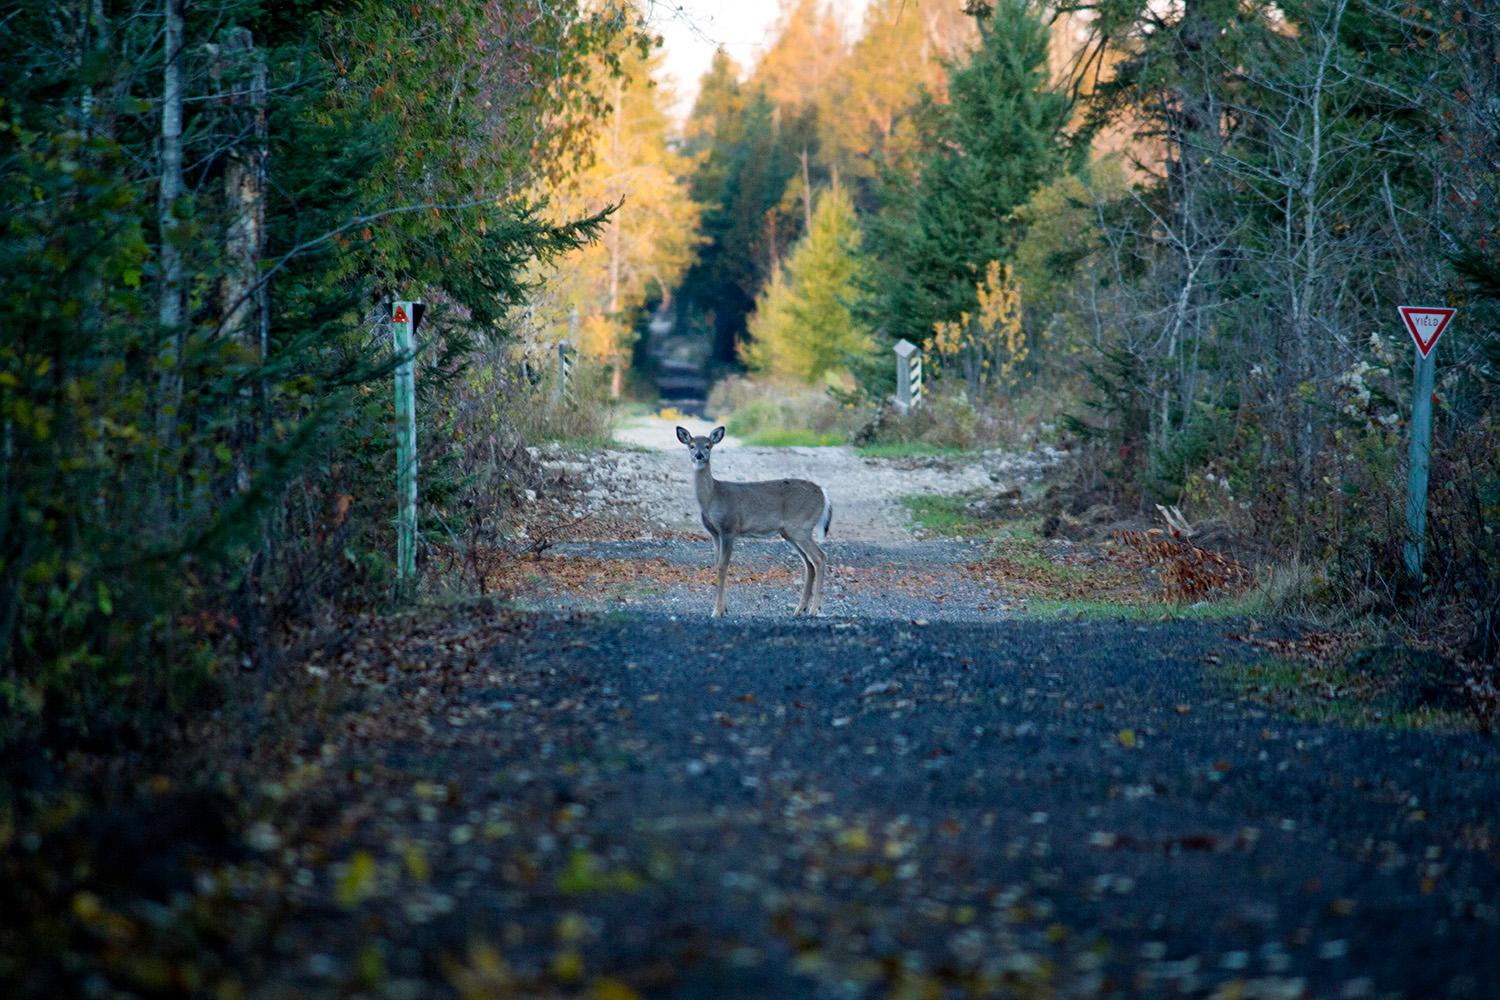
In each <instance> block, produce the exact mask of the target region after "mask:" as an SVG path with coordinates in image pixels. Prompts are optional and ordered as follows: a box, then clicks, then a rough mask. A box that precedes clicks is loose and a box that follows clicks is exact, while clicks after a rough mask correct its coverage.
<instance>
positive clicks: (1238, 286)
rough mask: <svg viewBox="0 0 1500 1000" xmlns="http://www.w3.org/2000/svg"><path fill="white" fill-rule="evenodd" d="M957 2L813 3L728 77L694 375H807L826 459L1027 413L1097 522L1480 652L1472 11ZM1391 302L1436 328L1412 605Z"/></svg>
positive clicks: (1485, 645)
mask: <svg viewBox="0 0 1500 1000" xmlns="http://www.w3.org/2000/svg"><path fill="white" fill-rule="evenodd" d="M955 8H956V5H954V4H946V3H925V2H924V3H917V2H914V0H913V2H899V0H894V2H876V3H873V4H872V5H871V6H870V7H869V9H868V11H867V14H866V20H865V26H864V29H863V32H862V33H861V34H860V35H859V37H858V38H857V39H855V40H854V41H853V42H852V44H849V45H842V46H841V45H840V44H838V29H837V25H836V21H835V19H833V18H832V17H831V16H830V15H829V14H828V12H827V10H826V9H825V7H824V6H823V5H820V4H818V3H815V2H810V0H809V2H804V3H800V4H788V5H786V6H785V7H784V14H783V20H782V24H781V32H780V35H779V36H778V38H777V40H776V41H775V43H774V44H773V45H772V46H771V47H770V48H769V50H768V51H767V52H766V54H765V56H764V57H763V58H762V59H761V60H760V61H759V62H757V63H756V65H755V66H754V67H752V68H750V69H749V70H748V71H743V70H741V69H740V68H738V67H736V66H734V65H733V64H732V63H731V62H730V61H729V60H728V59H727V58H726V57H723V56H722V55H721V57H720V59H719V60H718V61H717V62H716V63H715V64H714V66H713V68H712V70H711V71H710V73H709V74H708V76H707V77H706V78H705V79H704V81H703V87H702V91H701V94H700V97H699V99H698V102H697V105H696V107H695V108H694V111H693V114H692V117H691V118H690V120H689V122H688V126H687V137H686V141H687V149H688V150H689V151H691V152H692V153H694V154H695V155H697V156H699V157H702V158H703V159H702V160H701V162H700V163H699V165H698V166H697V167H696V171H695V173H694V174H693V191H694V195H695V197H696V198H697V199H698V200H699V201H700V202H702V203H703V204H704V205H705V206H706V211H705V214H704V216H703V222H702V233H703V238H704V240H705V243H704V245H703V247H702V248H701V249H700V250H699V253H698V255H697V259H696V261H695V262H694V264H693V265H692V267H691V268H690V269H689V270H688V271H687V274H686V276H685V279H684V281H683V284H682V287H681V290H680V291H679V293H678V296H677V303H678V309H679V311H680V313H681V314H683V315H684V316H685V318H686V319H687V321H688V322H690V323H693V324H696V325H697V326H698V327H700V328H702V329H704V330H705V331H707V332H708V333H709V335H711V336H712V338H713V342H714V345H715V349H716V352H717V356H718V357H719V359H720V360H721V361H723V362H726V363H735V364H739V365H742V366H749V367H750V368H751V369H752V370H753V371H756V372H760V373H762V374H761V375H760V376H758V378H762V379H764V378H771V379H773V380H775V379H779V380H780V382H779V384H780V385H781V386H783V387H786V386H788V385H794V384H795V383H797V382H803V383H811V384H815V385H826V386H827V387H828V389H829V391H830V392H831V393H832V394H833V395H834V396H835V398H837V399H839V400H841V401H843V402H844V403H845V404H846V407H852V409H851V413H850V414H848V415H846V416H845V417H844V418H842V419H840V418H837V417H826V416H825V417H823V418H821V419H823V421H824V423H825V424H828V425H829V426H833V427H835V428H836V432H837V433H841V434H848V435H852V436H854V437H856V438H858V437H859V436H860V435H862V434H863V435H865V436H869V435H870V434H872V433H874V434H884V435H888V436H889V435H895V436H902V435H907V436H912V435H916V436H924V435H925V437H926V438H928V439H930V440H931V441H933V442H934V443H941V444H955V445H960V446H966V447H975V446H993V445H995V444H997V443H1000V442H1002V441H1011V440H1015V439H1016V437H1017V435H1018V433H1020V431H1021V430H1022V425H1024V424H1025V423H1026V422H1027V421H1032V422H1033V424H1034V423H1035V422H1040V423H1041V424H1043V425H1045V426H1048V427H1053V428H1055V429H1056V433H1057V434H1059V435H1060V436H1061V439H1062V440H1064V441H1065V442H1066V443H1067V444H1068V445H1069V446H1070V447H1071V448H1073V449H1074V450H1075V454H1076V455H1077V456H1078V459H1079V462H1078V469H1077V473H1078V476H1079V477H1080V483H1079V486H1080V487H1081V488H1084V489H1086V490H1094V491H1096V493H1095V495H1096V496H1100V497H1107V498H1109V499H1111V500H1113V501H1116V502H1121V501H1122V502H1125V503H1127V504H1128V503H1139V504H1143V505H1149V504H1152V503H1166V504H1182V505H1184V506H1185V507H1189V508H1191V509H1192V510H1193V511H1194V513H1195V515H1196V516H1197V517H1200V518H1204V519H1209V518H1217V519H1221V520H1224V521H1227V522H1230V523H1233V524H1236V525H1238V526H1239V527H1240V529H1242V530H1243V531H1245V532H1248V533H1250V534H1253V535H1254V536H1255V537H1257V538H1258V539H1260V540H1261V543H1262V544H1263V545H1264V546H1265V551H1266V552H1268V553H1271V554H1272V555H1271V558H1272V560H1273V561H1275V562H1279V563H1280V564H1282V565H1283V566H1290V567H1293V570H1292V572H1293V575H1294V576H1296V577H1297V578H1298V583H1297V584H1296V586H1295V589H1296V590H1298V591H1299V592H1300V593H1302V594H1303V595H1305V596H1306V597H1308V598H1309V599H1311V600H1312V601H1313V602H1314V603H1316V604H1320V605H1321V606H1324V607H1329V606H1338V607H1342V608H1344V609H1346V610H1353V611H1354V612H1355V613H1369V612H1375V613H1378V614H1389V613H1393V612H1397V613H1400V614H1402V615H1404V616H1406V617H1405V620H1406V621H1408V622H1410V623H1412V625H1413V627H1416V628H1419V629H1426V630H1428V631H1429V632H1431V631H1433V630H1436V631H1439V632H1443V631H1451V632H1452V634H1451V635H1450V638H1453V639H1455V640H1460V641H1461V644H1462V645H1463V647H1464V648H1465V649H1466V650H1467V652H1468V654H1469V655H1472V656H1476V657H1480V658H1485V659H1492V658H1493V657H1494V656H1495V655H1496V651H1497V645H1496V643H1497V631H1496V629H1497V618H1496V613H1497V605H1496V599H1497V595H1500V578H1497V576H1496V573H1497V570H1500V562H1497V549H1496V544H1495V534H1494V523H1495V518H1496V514H1497V507H1496V502H1497V499H1500V492H1497V490H1500V479H1497V471H1500V467H1497V464H1496V456H1497V437H1496V434H1497V429H1500V428H1497V425H1496V414H1497V407H1496V399H1497V397H1496V381H1495V380H1496V376H1497V371H1500V369H1497V367H1496V365H1497V361H1500V339H1497V331H1496V326H1495V323H1496V317H1497V314H1496V311H1495V309H1496V301H1495V292H1496V290H1497V277H1500V272H1497V259H1496V256H1495V250H1496V245H1495V237H1496V228H1495V227H1496V224H1497V210H1500V199H1497V197H1496V194H1497V192H1496V190H1495V188H1494V184H1495V176H1496V175H1495V169H1494V168H1495V164H1496V162H1497V157H1500V146H1497V144H1496V142H1497V135H1500V133H1497V131H1496V125H1497V122H1496V120H1495V118H1494V107H1495V98H1496V95H1497V93H1500V91H1497V87H1500V75H1497V71H1496V66H1497V63H1496V60H1495V52H1496V46H1497V44H1500V35H1497V30H1500V24H1497V21H1496V16H1495V13H1494V12H1493V11H1492V10H1490V9H1489V8H1487V7H1486V6H1485V5H1484V4H1481V3H1454V4H1449V3H1439V4H1429V5H1425V6H1424V5H1422V4H1415V5H1413V4H1394V3H1393V4H1382V3H1365V4H1350V3H1346V2H1342V0H1334V2H1330V3H1321V2H1319V3H1311V4H1301V5H1293V6H1290V7H1288V6H1285V5H1270V4H1253V3H1252V4H1245V3H1234V4H1222V3H1220V4H1216V3H1213V2H1204V3H1198V2H1190V3H1186V4H1183V5H1181V7H1180V8H1178V7H1173V8H1171V9H1156V8H1153V7H1150V6H1148V5H1132V4H1124V5H1119V4H1097V5H1095V4H1078V5H1071V4H1064V5H1060V6H1057V7H1040V6H1037V5H1033V4H1026V3H1018V2H1000V3H996V4H990V3H971V4H969V5H967V7H966V8H965V9H964V10H963V11H959V10H957V9H955ZM1416 302H1422V303H1429V304H1434V305H1446V306H1454V307H1457V308H1458V309H1459V316H1460V317H1461V318H1460V319H1459V320H1458V321H1457V322H1458V325H1456V326H1454V327H1453V328H1452V332H1451V334H1450V335H1449V337H1450V339H1448V340H1445V341H1444V342H1443V346H1442V348H1441V351H1442V356H1441V360H1440V362H1439V379H1438V389H1437V394H1436V398H1437V405H1438V409H1439V414H1440V415H1439V418H1438V423H1439V425H1440V429H1439V431H1438V441H1437V444H1436V446H1435V453H1434V463H1435V464H1434V473H1433V503H1434V507H1435V513H1434V517H1433V518H1431V519H1430V520H1429V521H1428V527H1427V531H1428V534H1429V535H1430V537H1429V538H1428V539H1427V544H1428V548H1429V550H1430V552H1431V553H1432V554H1433V560H1432V563H1431V565H1430V566H1429V567H1428V571H1427V575H1426V577H1425V578H1424V580H1423V581H1422V582H1421V583H1417V582H1415V581H1413V580H1411V579H1410V577H1409V576H1408V575H1407V574H1405V573H1403V572H1402V570H1401V563H1400V552H1401V547H1402V544H1403V542H1404V540H1405V532H1406V528H1405V521H1404V518H1403V504H1404V490H1405V478H1406V477H1405V461H1406V443H1407V437H1406V421H1407V418H1408V417H1409V415H1410V406H1411V390H1410V379H1411V374H1410V372H1411V363H1410V361H1409V359H1410V358H1411V357H1413V356H1414V352H1413V350H1412V348H1411V346H1410V345H1409V344H1408V336H1407V334H1406V332H1405V331H1404V329H1403V328H1402V326H1401V323H1400V320H1399V318H1398V315H1397V309H1396V307H1397V305H1399V304H1403V303H1416ZM903 338H904V339H906V340H908V341H909V342H911V343H914V344H917V345H919V346H921V347H923V348H924V349H925V351H926V354H927V356H928V372H929V375H934V374H935V375H936V378H935V380H934V381H933V384H932V387H931V388H932V389H933V390H934V391H935V396H934V398H933V409H935V410H936V411H937V415H936V416H931V415H929V417H928V418H927V419H926V422H925V423H924V422H923V421H921V420H916V419H913V420H908V421H905V424H906V425H907V426H905V427H904V428H903V427H902V421H885V420H884V419H883V417H884V413H883V412H881V407H880V403H881V401H882V400H884V399H885V398H886V397H888V396H889V394H890V392H891V391H892V387H893V382H894V377H895V367H894V365H893V364H892V363H891V355H890V347H891V345H892V344H893V343H894V342H895V341H897V340H898V339H903ZM783 391H787V390H785V388H784V389H783ZM746 395H753V390H742V391H741V393H740V396H741V397H742V398H743V397H745V396H746ZM815 410H816V407H814V408H813V410H812V411H809V410H807V409H805V408H804V410H803V411H801V412H800V413H799V412H795V411H794V412H793V413H791V414H787V413H783V414H782V416H781V417H780V418H779V419H781V420H782V421H791V422H796V421H798V420H802V421H804V422H805V421H807V420H818V419H820V418H819V416H818V415H817V413H816V412H814V411H815ZM872 410H873V411H874V412H876V413H877V414H879V416H880V417H881V419H878V420H877V419H872V417H871V412H872ZM830 421H831V423H829V422H830ZM997 421H998V423H997ZM877 428H878V430H877ZM1023 436H1024V435H1023ZM1460 636H1461V639H1460Z"/></svg>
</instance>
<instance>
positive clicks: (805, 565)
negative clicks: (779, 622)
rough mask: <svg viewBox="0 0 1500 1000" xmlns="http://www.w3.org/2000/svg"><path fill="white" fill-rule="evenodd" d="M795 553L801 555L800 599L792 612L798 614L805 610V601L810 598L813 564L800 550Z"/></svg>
mask: <svg viewBox="0 0 1500 1000" xmlns="http://www.w3.org/2000/svg"><path fill="white" fill-rule="evenodd" d="M797 555H799V556H802V600H801V602H799V603H798V605H797V610H796V611H794V612H792V613H793V614H794V615H800V614H803V613H805V612H806V611H807V602H808V601H809V600H810V599H811V598H812V589H813V564H812V560H810V559H808V558H807V556H804V555H802V550H801V549H800V548H798V549H797Z"/></svg>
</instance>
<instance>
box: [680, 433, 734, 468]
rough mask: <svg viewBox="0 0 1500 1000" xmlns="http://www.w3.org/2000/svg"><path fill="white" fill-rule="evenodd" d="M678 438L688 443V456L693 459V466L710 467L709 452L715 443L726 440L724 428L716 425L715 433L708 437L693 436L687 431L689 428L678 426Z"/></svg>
mask: <svg viewBox="0 0 1500 1000" xmlns="http://www.w3.org/2000/svg"><path fill="white" fill-rule="evenodd" d="M677 440H679V441H681V442H682V443H683V444H685V445H687V450H688V457H690V458H691V459H692V460H693V468H695V469H706V468H708V453H709V452H710V451H712V450H713V447H714V445H716V444H718V443H719V442H720V441H722V440H724V428H722V427H715V428H714V429H713V433H712V434H710V435H708V436H707V437H693V435H691V434H689V433H688V432H687V428H685V427H679V428H677Z"/></svg>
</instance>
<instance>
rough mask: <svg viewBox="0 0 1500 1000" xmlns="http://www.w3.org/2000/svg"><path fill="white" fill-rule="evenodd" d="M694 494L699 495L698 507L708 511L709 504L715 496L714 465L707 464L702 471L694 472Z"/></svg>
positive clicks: (696, 470)
mask: <svg viewBox="0 0 1500 1000" xmlns="http://www.w3.org/2000/svg"><path fill="white" fill-rule="evenodd" d="M693 492H694V493H696V494H698V506H699V507H701V508H703V509H704V510H707V509H708V502H709V501H710V500H712V499H713V496H714V471H713V466H712V465H707V464H706V465H704V466H703V468H701V469H694V470H693Z"/></svg>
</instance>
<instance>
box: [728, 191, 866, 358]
mask: <svg viewBox="0 0 1500 1000" xmlns="http://www.w3.org/2000/svg"><path fill="white" fill-rule="evenodd" d="M864 267H865V263H864V260H863V259H862V257H861V256H860V230H859V223H858V221H857V220H856V219H855V217H854V206H853V205H852V204H851V203H850V202H849V197H848V195H847V194H845V193H844V192H843V190H842V189H840V188H832V189H830V190H827V191H824V192H822V193H821V194H820V195H819V196H818V200H817V207H816V208H815V209H814V210H813V216H812V227H811V228H810V229H809V230H808V233H807V235H806V236H804V237H803V239H802V241H801V242H800V243H798V244H797V246H796V247H795V248H793V250H792V254H791V257H790V258H789V259H788V260H787V264H786V268H785V271H784V272H778V273H777V274H776V275H775V276H774V277H773V278H772V279H771V282H770V283H769V284H768V285H766V287H765V289H764V291H763V292H762V294H761V296H760V298H759V300H758V301H757V303H756V311H755V315H754V316H753V317H751V319H750V336H751V338H752V342H751V345H750V348H749V351H748V352H747V353H748V356H749V360H750V363H751V364H752V365H753V366H754V367H756V368H759V369H762V370H765V371H769V372H771V373H773V374H776V375H782V376H786V377H790V378H797V379H801V380H802V381H804V382H809V383H812V382H817V381H819V380H820V379H823V378H825V377H826V376H828V375H830V374H834V373H837V372H839V371H840V370H841V369H843V368H845V367H846V366H847V364H848V360H849V358H851V357H856V356H859V355H862V354H865V353H867V352H868V350H869V340H870V338H869V335H868V333H866V331H865V329H864V328H863V326H862V324H861V323H860V322H859V320H858V319H857V318H856V317H857V315H858V313H859V312H860V311H861V308H860V300H861V298H862V296H863V294H864V293H863V291H862V284H863V277H862V276H863V271H864Z"/></svg>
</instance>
